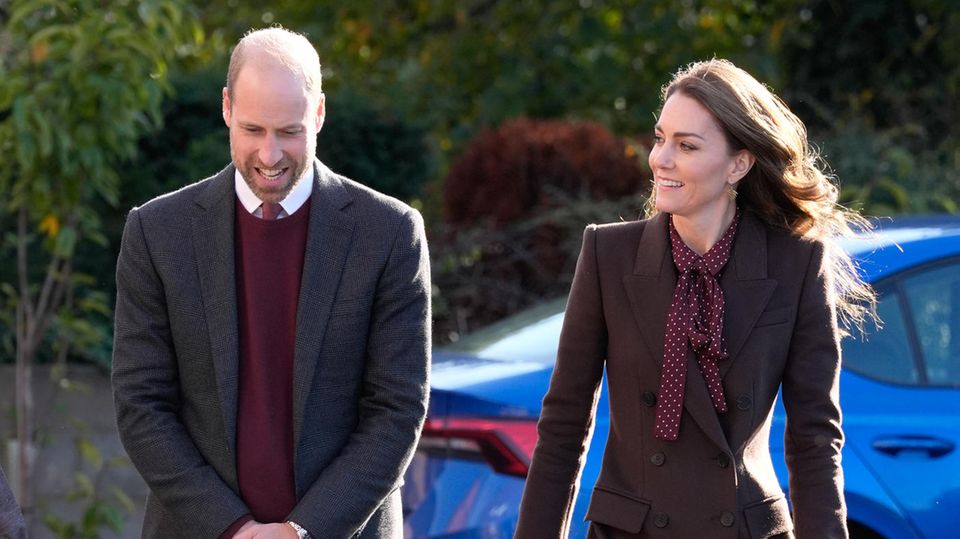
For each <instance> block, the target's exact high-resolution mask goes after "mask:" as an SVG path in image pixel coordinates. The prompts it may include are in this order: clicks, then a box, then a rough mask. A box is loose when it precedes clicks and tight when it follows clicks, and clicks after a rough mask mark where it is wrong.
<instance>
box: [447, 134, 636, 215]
mask: <svg viewBox="0 0 960 539" xmlns="http://www.w3.org/2000/svg"><path fill="white" fill-rule="evenodd" d="M646 153H647V150H646V148H644V147H642V146H640V145H639V144H631V143H628V142H627V141H624V140H620V139H618V138H616V137H615V136H614V135H613V134H612V133H610V132H609V131H608V130H607V129H606V128H605V127H603V126H602V125H600V124H598V123H596V122H567V121H562V120H529V119H525V118H521V119H516V120H510V121H507V122H504V123H503V124H501V125H500V126H498V127H497V128H496V129H486V130H484V131H482V132H480V134H479V135H477V137H476V138H474V139H473V140H472V141H471V142H470V144H469V145H468V146H467V147H466V148H465V149H464V151H463V153H462V154H461V155H460V156H459V157H458V158H457V160H456V161H455V162H454V163H453V165H452V166H451V167H450V172H449V173H448V174H447V177H446V178H445V179H444V182H443V185H444V190H443V210H444V218H445V220H446V221H447V222H449V223H453V224H459V225H465V224H474V223H477V222H480V221H489V222H490V223H492V224H494V225H498V226H502V225H506V224H509V223H512V222H516V221H518V220H521V219H523V218H525V217H527V216H529V215H530V213H531V212H536V211H537V210H538V209H540V208H543V207H545V206H547V205H548V200H549V197H548V196H547V193H548V192H549V191H550V190H554V191H561V192H564V193H567V194H568V195H573V196H584V197H587V198H592V199H608V198H619V197H623V196H626V195H630V194H639V193H643V192H645V191H647V190H648V188H649V179H650V174H649V172H648V171H647V167H646Z"/></svg>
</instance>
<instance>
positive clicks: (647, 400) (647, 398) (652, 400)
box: [643, 391, 657, 408]
mask: <svg viewBox="0 0 960 539" xmlns="http://www.w3.org/2000/svg"><path fill="white" fill-rule="evenodd" d="M643 403H644V404H646V405H647V406H649V407H650V408H653V407H654V406H656V405H657V394H656V393H654V392H653V391H644V392H643Z"/></svg>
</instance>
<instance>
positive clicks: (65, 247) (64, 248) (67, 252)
mask: <svg viewBox="0 0 960 539" xmlns="http://www.w3.org/2000/svg"><path fill="white" fill-rule="evenodd" d="M76 245H77V231H76V230H75V229H74V228H73V227H64V228H61V229H60V233H59V234H57V243H56V245H55V246H54V249H53V252H54V255H56V256H58V257H60V258H70V257H71V256H73V250H74V248H75V247H76Z"/></svg>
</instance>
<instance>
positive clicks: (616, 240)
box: [584, 219, 649, 249]
mask: <svg viewBox="0 0 960 539" xmlns="http://www.w3.org/2000/svg"><path fill="white" fill-rule="evenodd" d="M648 222H649V220H648V219H640V220H634V221H620V222H615V223H602V224H591V225H588V226H587V230H586V231H585V232H584V233H585V234H591V235H592V236H593V239H594V241H596V242H597V245H598V249H604V248H610V247H613V248H621V247H624V246H626V245H635V244H636V243H637V242H639V241H640V238H641V237H642V236H643V230H644V229H645V228H646V226H647V223H648Z"/></svg>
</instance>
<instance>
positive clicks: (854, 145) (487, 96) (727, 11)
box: [0, 0, 960, 356]
mask: <svg viewBox="0 0 960 539" xmlns="http://www.w3.org/2000/svg"><path fill="white" fill-rule="evenodd" d="M40 3H41V4H43V5H55V3H54V2H50V3H49V4H48V3H45V2H40ZM15 4H17V3H15ZM68 4H70V5H73V4H76V5H87V4H90V5H93V4H96V5H98V6H101V4H100V3H96V2H88V3H82V2H79V3H78V2H74V3H73V4H71V3H69V2H68ZM57 5H58V4H57ZM159 5H165V3H164V2H159V1H146V0H144V1H141V2H139V3H138V2H132V1H128V2H121V3H117V4H116V6H114V7H113V8H111V9H113V10H114V11H116V10H119V11H120V12H124V13H132V12H133V11H135V9H134V6H139V7H138V8H137V9H140V10H148V11H149V9H148V8H147V7H144V6H159ZM176 5H182V4H180V3H177V4H176ZM2 6H3V3H2V2H0V20H4V21H9V19H10V15H11V14H12V13H13V10H12V9H6V10H5V9H3V8H2ZM161 11H162V10H161ZM112 12H113V11H110V10H107V11H105V14H106V13H112ZM192 13H195V14H196V15H197V20H199V21H200V24H201V25H202V27H203V29H204V32H202V36H203V38H204V39H203V41H202V42H198V41H197V40H192V41H191V42H190V43H188V44H182V43H181V44H178V45H175V46H168V47H160V48H158V49H155V50H162V51H165V52H166V53H172V54H174V55H175V56H177V57H178V59H179V60H180V61H178V65H177V66H174V65H173V64H172V63H171V62H170V59H169V58H168V59H167V61H166V62H165V63H164V66H165V67H169V73H167V72H166V71H162V70H161V71H156V70H153V69H152V68H151V72H157V73H161V74H165V73H166V74H169V77H170V81H171V82H170V85H169V86H170V87H172V88H173V89H175V93H174V95H173V96H172V97H171V98H169V99H166V100H164V101H163V104H162V108H157V107H156V103H158V100H159V96H160V95H161V93H162V92H161V91H160V89H161V87H160V86H157V88H155V89H153V90H145V88H147V87H151V85H155V83H156V82H157V80H156V79H151V78H150V77H148V76H145V75H143V74H142V73H133V72H127V73H126V77H127V80H130V81H132V82H136V83H137V84H139V85H140V86H142V88H141V92H147V93H148V94H149V95H150V96H154V97H151V98H150V100H149V102H150V103H152V105H151V106H152V107H153V108H152V110H153V111H154V114H152V115H146V116H141V118H143V119H145V123H148V124H152V125H155V124H156V122H157V121H158V120H159V121H162V122H163V123H164V124H165V126H166V127H165V129H164V130H162V131H158V132H150V134H149V135H148V136H146V137H141V138H140V140H139V142H138V143H137V145H136V147H135V149H134V150H133V151H130V152H126V153H124V154H123V155H124V156H125V157H132V156H133V154H134V153H136V154H137V159H136V161H135V162H134V163H131V164H129V165H128V167H127V168H124V169H119V170H121V172H120V174H121V175H122V176H114V177H111V176H110V174H106V175H94V176H89V177H90V178H91V181H90V182H87V183H89V184H90V185H86V184H83V185H84V189H88V190H95V191H96V190H97V189H99V192H114V193H115V198H114V199H111V198H110V197H105V196H103V195H102V194H101V195H99V198H96V197H95V198H96V200H95V201H94V202H93V203H91V204H89V205H88V206H87V208H88V211H87V213H86V215H85V219H86V218H90V219H93V218H96V219H98V221H97V222H96V226H92V227H91V226H87V227H86V229H84V230H83V231H82V234H79V236H81V237H85V238H87V239H90V238H96V237H99V239H100V240H101V241H103V240H106V242H108V243H109V244H110V245H111V246H112V248H113V249H114V250H115V249H116V246H117V244H118V239H119V234H120V230H121V228H122V223H123V215H122V214H121V213H118V212H116V211H114V210H112V207H111V205H110V204H111V203H112V202H114V201H115V200H119V207H120V208H128V207H130V206H132V205H134V204H138V203H141V202H143V201H145V200H147V199H149V198H151V197H152V196H154V195H156V194H159V193H161V192H164V191H168V190H170V189H173V188H176V187H179V186H181V185H184V184H186V183H188V182H192V181H195V180H196V179H199V178H202V177H205V176H208V175H210V174H213V173H215V172H216V171H217V170H219V169H220V168H221V167H222V166H223V165H224V164H226V162H227V161H228V156H229V153H228V143H227V134H226V128H225V127H224V126H223V123H222V120H221V117H220V88H221V87H222V85H223V80H224V77H225V71H226V63H227V57H228V54H229V52H230V48H231V47H232V45H233V44H234V43H235V42H236V40H237V39H238V38H239V37H240V36H242V34H243V33H244V32H246V31H247V30H249V29H251V28H260V27H264V26H267V25H271V24H280V25H283V26H285V27H287V28H290V29H293V30H296V31H300V32H303V33H305V34H306V35H307V36H308V37H309V38H310V39H311V41H312V42H313V43H314V45H315V46H316V47H317V49H318V51H319V53H320V57H321V61H322V62H323V63H324V90H325V92H326V93H327V99H328V111H327V112H328V117H327V120H326V123H325V126H324V129H323V131H322V132H321V135H320V141H319V143H318V154H319V155H320V156H321V157H322V158H323V159H324V160H325V162H327V163H328V164H330V165H331V166H332V167H333V168H334V169H335V170H338V171H339V172H342V173H344V174H346V175H348V176H350V177H353V178H354V179H357V180H359V181H361V182H364V183H367V184H369V185H371V186H373V187H375V188H378V189H380V190H383V191H385V192H388V193H390V194H394V195H396V196H398V197H400V198H403V199H405V200H407V201H411V202H414V203H415V204H416V205H417V207H418V208H420V209H421V210H423V212H424V215H425V216H426V218H427V224H428V228H429V231H428V232H429V234H430V236H431V240H436V241H442V238H443V237H444V235H445V234H446V233H447V232H446V226H447V225H444V224H443V223H441V221H442V219H443V218H444V210H443V207H444V205H445V204H446V205H449V204H447V203H445V202H444V199H445V198H451V197H452V198H456V197H468V194H467V193H469V192H470V191H469V190H462V189H461V190H460V191H459V193H460V194H456V193H454V194H451V190H453V189H455V187H454V185H453V183H451V184H449V185H447V184H446V183H445V178H447V177H448V176H449V175H450V173H451V167H452V166H453V164H454V163H455V162H456V161H457V160H458V159H459V158H460V157H461V156H462V155H463V154H464V152H465V151H467V148H468V147H469V145H470V144H471V143H472V141H474V139H475V138H477V137H483V136H486V135H484V133H489V132H490V131H491V130H494V129H496V128H497V127H498V126H500V125H501V124H503V123H505V122H509V121H510V120H512V119H515V118H520V117H525V118H530V119H534V120H540V119H556V120H568V121H577V122H596V123H598V124H600V125H602V126H604V127H605V128H607V129H609V130H610V131H611V132H612V133H613V134H614V135H615V136H617V137H623V138H626V139H629V140H638V139H640V140H642V139H643V137H645V136H647V135H648V134H649V132H650V130H651V127H652V124H653V118H654V116H655V114H656V112H657V110H658V108H659V100H660V91H659V90H660V88H661V86H662V85H663V84H664V83H665V82H667V80H668V79H669V76H670V74H671V73H672V72H674V71H675V70H676V69H677V68H678V67H679V66H681V65H683V64H685V63H687V62H690V61H693V60H697V59H703V58H709V57H712V56H719V57H725V58H729V59H731V60H733V61H734V62H735V63H737V64H738V65H741V66H743V67H744V68H746V69H747V70H749V71H750V72H752V73H753V74H755V75H756V76H757V77H758V78H759V79H761V80H763V81H764V82H766V83H768V84H769V85H770V86H771V87H772V88H773V89H774V90H775V91H776V92H778V93H779V94H780V95H781V96H783V97H784V99H785V100H786V101H787V102H788V103H789V104H790V105H791V107H793V108H794V109H795V110H796V111H797V113H798V114H799V115H800V117H801V118H802V119H803V120H804V121H805V122H806V123H807V124H808V127H809V130H810V136H811V140H812V141H814V142H815V143H816V145H817V146H818V147H819V148H820V150H821V152H822V154H823V155H824V157H825V158H826V160H827V162H829V163H830V164H831V166H832V167H833V171H834V172H835V173H836V175H837V177H838V179H839V182H840V184H841V187H842V198H843V201H844V202H845V203H846V204H848V205H850V206H853V207H856V208H859V209H861V210H863V211H865V212H867V213H870V214H891V213H905V212H930V211H950V212H953V211H957V201H958V195H960V192H958V191H960V185H958V183H960V182H958V181H957V178H956V172H957V170H958V165H960V136H958V129H960V128H958V127H957V126H958V125H960V124H958V118H957V106H958V105H957V104H958V102H960V101H958V99H957V97H958V84H960V37H958V36H960V31H958V30H960V8H958V7H956V6H955V5H954V3H952V2H949V1H946V0H882V1H878V2H855V1H853V0H770V1H765V2H761V1H759V0H680V1H675V2H674V1H670V2H667V1H641V0H578V1H577V2H545V1H543V0H515V1H509V2H508V1H505V0H462V1H458V2H453V1H450V0H409V1H408V0H390V1H386V2H379V1H378V2H375V1H373V0H353V1H349V2H348V1H346V0H334V1H330V2H323V3H319V4H318V3H316V2H307V1H304V0H292V1H287V2H283V3H278V4H275V5H269V6H267V5H263V4H256V3H250V2H241V1H239V0H227V2H226V3H205V4H201V3H197V4H196V6H195V8H194V11H193V12H192ZM105 16H106V15H105ZM4 24H5V25H6V24H7V23H6V22H4ZM38 24H39V23H38ZM38 27H39V26H38ZM179 28H180V29H181V30H183V29H189V31H191V32H197V33H198V35H199V34H201V33H200V32H198V31H197V30H196V29H195V28H194V27H192V26H190V24H185V25H181V26H180V27H179ZM164 31H165V30H164V27H162V26H161V27H157V29H156V30H144V31H142V32H140V36H139V37H142V41H143V42H144V44H147V43H148V42H149V40H150V39H155V38H156V39H160V38H162V36H163V32H164ZM156 33H159V34H160V36H161V37H157V36H155V35H153V34H156ZM100 34H104V30H103V29H102V28H101V29H91V35H94V36H96V37H97V39H101V36H100ZM105 35H106V34H105ZM91 39H92V38H91ZM101 42H102V39H101ZM24 47H25V46H24V45H20V46H14V44H13V42H12V41H11V40H10V38H9V37H7V38H4V39H2V40H0V49H2V50H3V51H4V56H9V55H10V53H11V52H13V51H15V50H20V51H21V53H20V54H21V56H23V54H26V55H27V56H29V54H30V52H29V49H28V48H24ZM89 47H90V49H89V50H93V51H98V50H99V49H100V48H104V49H106V47H102V46H101V45H99V44H98V45H96V46H95V45H93V44H91V45H89ZM120 50H122V48H121V49H120ZM185 52H186V53H188V54H186V55H184V54H182V53H185ZM37 53H42V47H41V48H40V49H38V50H37ZM183 60H189V61H187V62H184V61H183ZM3 62H4V64H3V65H4V66H9V65H10V62H9V61H6V60H4V61H3ZM50 62H53V59H48V60H47V63H50ZM148 64H149V62H147V63H142V64H141V65H148ZM121 66H122V64H121ZM74 67H77V66H74ZM5 69H9V67H5ZM121 69H122V67H121ZM85 71H86V72H96V70H93V69H89V68H85ZM4 86H5V87H10V85H9V84H6V83H5V84H4ZM19 88H20V89H21V90H22V88H23V87H22V86H21V87H19ZM62 88H65V86H64V87H62ZM17 91H18V92H19V91H20V90H17ZM70 91H71V92H72V91H73V89H72V88H71V89H70ZM9 93H12V91H11V92H9ZM74 100H75V97H74V96H72V95H71V96H62V99H61V101H62V102H63V103H70V105H69V106H68V108H73V107H74ZM62 108H63V105H61V109H62ZM4 110H8V112H7V116H6V117H4V115H3V113H2V111H4ZM51 110H58V109H56V108H53V109H51ZM61 114H62V113H61ZM11 117H12V113H11V112H9V109H3V108H2V107H0V123H4V124H8V123H10V118H11ZM119 117H122V116H119ZM114 124H115V122H114V121H113V120H100V121H95V122H88V125H96V126H111V128H110V129H94V130H93V131H94V132H95V134H96V135H97V136H100V137H104V138H106V137H108V136H110V137H114V138H115V137H118V136H119V137H123V136H124V133H129V130H127V131H124V130H123V129H120V130H119V131H118V130H116V129H114V128H113V126H114ZM63 125H64V126H67V127H69V126H70V125H71V124H70V123H69V122H68V121H67V122H64V124H63ZM59 131H60V130H59V129H58V130H53V132H54V133H57V132H59ZM110 131H113V132H115V134H113V135H107V134H106V132H110ZM51 136H53V137H57V136H59V135H56V134H53V135H51ZM71 136H72V135H71ZM66 138H70V137H69V136H66ZM3 140H4V139H0V144H3V142H2V141H3ZM7 140H12V139H7ZM124 140H127V139H124ZM11 144H12V143H9V142H8V143H7V148H8V149H9V150H12V149H13V147H14V146H19V143H17V144H15V145H11ZM34 145H35V146H36V143H34ZM50 146H51V147H59V142H57V141H56V139H54V142H53V143H52V144H51V145H50ZM106 147H110V146H109V145H108V146H106ZM27 148H28V149H29V148H30V145H29V144H28V145H27ZM128 148H129V147H128ZM8 155H13V152H12V151H8ZM561 157H562V156H559V155H558V159H560V158H561ZM640 157H641V158H642V157H643V156H640ZM126 162H127V163H129V161H126ZM8 163H9V161H8ZM2 166H4V165H0V167H2ZM7 166H9V165H7ZM597 170H601V171H602V170H603V169H602V168H600V167H597ZM608 177H609V181H610V182H611V183H616V182H617V181H619V175H616V177H614V175H612V174H608ZM121 178H122V179H121ZM470 181H473V182H481V181H484V180H482V179H480V177H479V176H477V177H475V178H473V179H471V180H470ZM545 183H549V182H545ZM95 186H100V187H99V188H97V187H95ZM104 186H107V187H108V188H107V189H105V188H104ZM110 186H116V190H115V191H111V189H113V187H110ZM456 189H460V188H456ZM53 191H54V192H55V193H56V194H57V195H59V194H60V192H61V191H62V192H63V193H67V192H69V190H60V189H54V190H53ZM569 192H570V191H569V190H568V191H567V193H568V194H569ZM579 196H580V195H579V194H577V195H575V197H579ZM471 202H474V200H471V199H469V198H464V200H463V201H462V203H464V204H467V205H469V204H470V203H471ZM464 207H467V206H464ZM525 208H526V206H525ZM547 209H549V208H546V207H540V205H539V202H538V203H534V204H533V205H532V206H530V207H529V210H530V211H529V212H525V213H524V214H522V215H520V214H515V219H516V220H514V221H510V223H511V224H509V225H508V226H513V225H517V226H519V224H518V222H520V221H524V220H528V219H538V218H539V217H538V215H539V214H538V212H539V211H541V210H543V211H546V210H547ZM446 215H447V216H450V215H451V214H450V213H449V212H447V214H446ZM44 217H46V215H39V216H38V217H37V219H36V220H35V226H34V228H35V229H36V230H38V231H39V232H37V234H38V236H39V235H42V233H43V232H42V231H44V230H45V231H50V230H52V229H53V225H54V224H55V223H56V224H60V225H61V227H62V223H63V219H62V218H60V219H58V220H57V221H53V220H49V219H48V220H47V221H42V219H43V218H44ZM512 219H513V218H512ZM41 222H44V223H45V225H44V226H45V228H43V229H39V228H38V227H39V224H40V223H41ZM0 224H2V225H3V226H4V229H5V230H8V229H9V226H10V224H11V222H10V221H9V217H0ZM582 224H583V223H581V226H580V227H579V228H582ZM91 232H96V234H91ZM46 233H47V234H49V232H46ZM67 235H68V236H69V233H68V234H67ZM98 235H99V236H98ZM466 236H469V234H466ZM575 238H577V241H579V232H577V233H576V234H575ZM64 241H65V242H66V240H64ZM477 241H480V240H479V239H478V240H477ZM6 245H7V249H9V248H10V246H11V244H10V242H9V238H8V239H7V243H6ZM478 245H479V244H478ZM477 248H478V249H479V248H480V247H477ZM35 249H36V247H35ZM481 250H482V249H481ZM113 257H115V252H114V251H108V250H103V249H97V248H91V246H90V245H89V244H87V247H86V249H85V251H84V252H83V253H82V254H81V255H80V256H79V257H78V260H77V264H78V266H79V268H80V269H81V270H83V272H84V273H87V274H89V275H90V276H92V277H93V284H91V285H90V286H91V289H96V290H100V291H102V292H104V293H105V294H106V296H107V297H108V298H109V297H110V296H111V295H112V286H113V283H112V271H103V270H104V268H112V263H113ZM4 271H5V272H6V273H2V272H4ZM8 275H9V270H0V276H3V277H4V279H3V280H4V281H9V279H7V278H6V276H8ZM469 278H470V277H469V272H467V273H464V282H466V281H467V280H468V279H469ZM504 286H513V285H512V284H507V283H505V284H504ZM3 293H4V294H5V297H7V298H8V299H9V298H11V297H12V296H11V295H10V290H9V289H8V290H6V291H3ZM8 304H9V301H8ZM6 312H7V313H9V311H6ZM438 312H443V311H442V309H438ZM4 316H5V317H6V318H0V324H12V319H11V318H10V315H9V314H3V312H2V311H0V317H4ZM0 346H4V347H7V350H9V347H10V346H12V341H11V338H10V337H9V334H8V333H5V332H3V331H0ZM102 353H103V350H100V351H96V352H91V354H89V355H91V356H96V355H97V354H102Z"/></svg>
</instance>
